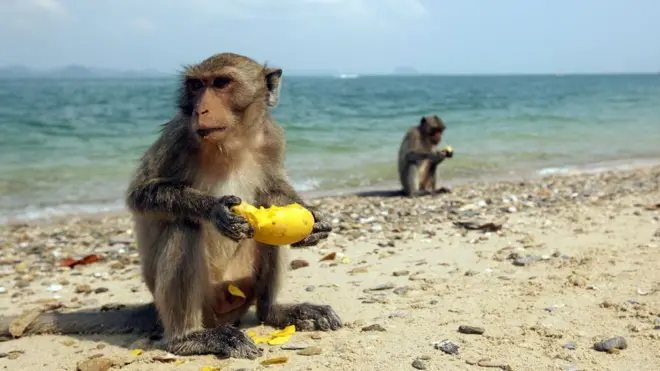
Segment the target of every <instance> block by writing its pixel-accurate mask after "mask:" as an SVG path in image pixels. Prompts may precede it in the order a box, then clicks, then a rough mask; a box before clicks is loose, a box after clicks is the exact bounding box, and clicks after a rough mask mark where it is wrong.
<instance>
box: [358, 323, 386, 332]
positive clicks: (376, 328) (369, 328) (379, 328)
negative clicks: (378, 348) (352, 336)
mask: <svg viewBox="0 0 660 371" xmlns="http://www.w3.org/2000/svg"><path fill="white" fill-rule="evenodd" d="M362 331H365V332H368V331H380V332H382V331H385V329H384V328H383V326H381V325H379V324H377V323H375V324H373V325H369V326H366V327H363V328H362Z"/></svg>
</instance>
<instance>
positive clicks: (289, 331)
mask: <svg viewBox="0 0 660 371" xmlns="http://www.w3.org/2000/svg"><path fill="white" fill-rule="evenodd" d="M295 333H296V325H289V326H287V327H285V328H283V329H281V330H275V331H273V332H271V333H270V336H273V337H278V336H291V335H293V334H295Z"/></svg>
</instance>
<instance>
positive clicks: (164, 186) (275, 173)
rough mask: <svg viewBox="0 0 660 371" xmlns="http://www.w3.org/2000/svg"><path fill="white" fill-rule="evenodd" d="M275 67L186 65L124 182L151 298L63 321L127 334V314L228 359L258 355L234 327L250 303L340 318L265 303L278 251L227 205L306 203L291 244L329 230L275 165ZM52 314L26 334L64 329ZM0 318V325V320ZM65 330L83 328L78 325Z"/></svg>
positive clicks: (278, 139) (310, 241)
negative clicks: (106, 317) (173, 104)
mask: <svg viewBox="0 0 660 371" xmlns="http://www.w3.org/2000/svg"><path fill="white" fill-rule="evenodd" d="M281 76H282V70H281V69H275V68H268V67H266V66H264V65H260V64H258V63H256V62H255V61H253V60H252V59H249V58H247V57H244V56H241V55H237V54H231V53H225V54H218V55H215V56H212V57H210V58H208V59H206V60H204V61H203V62H201V63H199V64H197V65H193V66H189V67H188V68H186V70H185V72H184V73H183V79H182V80H183V81H182V84H181V89H180V94H179V102H178V113H177V115H176V116H175V117H174V118H173V119H172V120H171V121H169V122H167V123H166V124H164V125H163V129H162V133H161V135H160V137H159V138H158V139H157V140H156V142H155V143H154V144H153V145H152V146H151V147H150V148H149V149H148V150H147V152H146V153H145V155H144V156H143V158H142V161H141V165H140V166H139V168H138V170H137V171H136V174H135V177H134V179H133V180H132V182H131V184H130V186H129V189H128V191H127V205H128V207H129V209H130V210H131V212H132V214H133V216H134V220H135V233H136V237H137V244H138V249H139V253H140V257H141V263H142V272H143V277H144V279H145V281H146V284H147V287H148V288H149V290H150V291H151V293H152V294H153V298H154V303H153V305H151V306H147V307H140V308H137V309H135V310H133V311H119V312H115V313H113V314H115V315H116V316H117V317H120V315H119V314H118V313H122V312H125V314H124V315H123V317H120V318H115V320H116V322H114V323H111V322H107V323H105V326H107V328H103V324H100V325H99V324H98V323H94V324H92V320H91V319H89V320H88V319H87V318H88V317H89V316H88V317H84V318H82V317H75V318H74V317H71V320H70V321H68V322H67V323H71V322H74V321H79V322H80V321H87V322H86V324H85V325H86V326H87V327H88V328H89V327H94V328H95V329H99V328H102V330H104V331H103V332H130V328H127V325H126V322H129V320H132V322H130V323H129V324H130V325H134V326H136V328H137V329H138V330H140V329H147V330H153V329H154V328H160V326H162V329H163V330H164V339H163V341H164V346H165V348H166V349H167V350H168V351H170V352H172V353H175V354H178V355H192V354H215V355H217V356H219V357H236V358H256V357H257V356H259V355H261V354H262V351H261V349H259V348H258V347H257V346H256V345H255V344H254V342H253V341H252V340H251V339H249V338H248V337H247V336H246V335H245V334H244V333H243V332H241V331H240V330H239V329H238V328H236V327H235V326H234V325H233V324H234V323H236V322H237V321H238V320H239V319H240V317H241V316H242V315H243V314H244V313H245V312H246V311H247V310H248V308H249V307H250V306H251V305H252V304H256V314H257V317H258V318H259V320H260V321H262V322H264V323H265V324H268V325H272V326H274V327H285V326H288V325H291V324H294V325H296V328H297V329H299V330H302V331H305V330H324V331H327V330H335V329H338V328H340V327H342V322H341V320H340V318H339V317H338V316H337V314H336V313H335V312H334V310H333V309H332V308H331V307H330V306H327V305H315V304H309V303H301V304H286V305H285V304H278V303H276V302H275V299H276V294H277V291H278V288H279V284H280V281H281V275H282V273H283V270H284V263H285V261H284V254H283V250H282V248H281V247H278V246H269V245H264V244H261V243H257V242H255V241H254V240H252V239H251V237H252V236H253V233H254V232H253V230H252V228H251V226H250V225H249V224H248V223H247V220H246V219H245V218H243V217H241V216H239V215H237V214H235V213H233V212H231V211H230V208H231V207H232V206H234V205H238V204H239V203H240V202H241V201H245V202H249V203H252V204H254V205H256V206H265V207H268V206H271V205H285V204H289V203H293V202H297V203H299V204H301V205H303V206H305V207H306V208H308V209H309V210H310V211H311V212H312V214H313V215H314V218H315V224H314V228H313V231H312V234H311V235H310V236H309V237H307V238H306V239H304V240H303V241H300V242H298V243H296V244H294V245H296V246H312V245H316V244H317V243H318V242H319V241H321V240H323V239H325V238H327V237H328V234H329V233H330V232H331V230H332V228H331V226H330V224H329V223H327V222H325V221H323V220H322V219H321V218H320V214H319V212H318V211H317V210H315V209H314V208H312V207H311V206H309V205H308V204H307V203H305V202H304V201H303V200H302V199H301V198H300V196H299V195H298V194H297V193H296V192H295V190H294V189H293V188H292V187H291V185H290V184H289V182H288V179H287V175H286V173H285V170H284V146H285V140H284V134H283V131H282V129H281V127H280V126H279V125H277V124H276V123H275V122H274V120H273V119H272V117H271V112H270V111H271V107H273V106H275V105H276V104H277V102H278V96H279V89H280V85H281ZM229 284H234V285H235V286H237V287H239V288H240V289H241V290H242V291H243V292H244V293H245V296H246V299H242V298H239V297H235V296H231V295H230V294H229V293H228V289H227V288H228V285H229ZM154 308H155V310H154ZM139 311H141V312H139ZM140 313H142V314H145V313H146V314H148V315H145V316H142V317H141V318H143V319H142V321H143V322H139V320H138V319H136V316H137V314H140ZM156 313H157V319H158V320H159V321H158V322H155V319H156V318H155V317H156V316H155V314H156ZM57 315H59V316H65V314H57ZM72 315H75V314H72ZM52 316H53V314H48V315H42V316H41V317H40V318H39V319H37V320H36V321H35V322H34V323H33V324H32V325H31V326H30V327H28V329H27V330H26V333H27V334H30V333H38V332H45V331H58V329H60V330H61V328H63V327H65V328H66V326H65V324H62V323H61V322H66V321H63V320H62V317H60V318H59V319H54V318H53V317H52ZM146 317H151V318H152V319H153V320H152V321H149V319H147V318H146ZM89 318H91V317H89ZM94 318H95V320H98V319H96V317H94ZM54 322H56V323H55V324H54ZM154 323H156V325H154ZM2 324H3V326H2V327H0V330H4V329H6V327H5V326H4V325H5V323H4V322H2ZM72 327H75V329H76V330H84V329H85V328H82V327H83V326H82V324H80V325H78V326H72ZM113 330H114V331H113ZM1 332H5V333H6V330H4V331H1ZM76 332H86V331H76Z"/></svg>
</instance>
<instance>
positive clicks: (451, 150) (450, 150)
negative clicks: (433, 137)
mask: <svg viewBox="0 0 660 371" xmlns="http://www.w3.org/2000/svg"><path fill="white" fill-rule="evenodd" d="M445 151H447V153H452V152H453V151H454V150H453V149H452V148H451V146H447V147H445Z"/></svg>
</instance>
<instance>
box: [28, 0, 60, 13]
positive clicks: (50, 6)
mask: <svg viewBox="0 0 660 371" xmlns="http://www.w3.org/2000/svg"><path fill="white" fill-rule="evenodd" d="M25 3H27V4H28V5H29V6H30V7H31V8H33V9H36V10H38V11H42V12H45V13H49V14H51V15H54V16H58V17H62V16H66V15H67V14H68V13H67V10H66V9H65V8H64V6H63V5H62V3H60V2H59V1H57V0H29V1H25Z"/></svg>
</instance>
